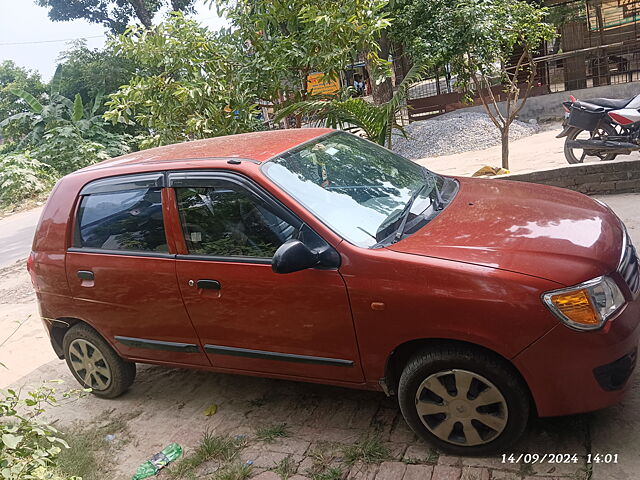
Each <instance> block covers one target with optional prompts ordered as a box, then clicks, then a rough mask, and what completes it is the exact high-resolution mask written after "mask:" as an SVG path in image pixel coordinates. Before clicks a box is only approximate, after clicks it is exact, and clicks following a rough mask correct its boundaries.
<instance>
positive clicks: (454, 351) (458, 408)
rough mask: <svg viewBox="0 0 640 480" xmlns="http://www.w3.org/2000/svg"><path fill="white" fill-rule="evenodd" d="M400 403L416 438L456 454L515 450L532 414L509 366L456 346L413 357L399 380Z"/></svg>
mask: <svg viewBox="0 0 640 480" xmlns="http://www.w3.org/2000/svg"><path fill="white" fill-rule="evenodd" d="M398 401H399V404H400V410H401V411H402V415H403V416H404V418H405V420H406V422H407V423H408V424H409V427H411V429H412V430H413V431H414V432H415V433H416V434H417V435H419V436H420V437H422V438H423V439H424V440H426V441H427V442H429V443H431V444H433V445H434V446H436V447H438V448H439V449H441V450H443V451H445V452H448V453H451V454H454V455H471V456H484V455H492V454H495V453H499V452H503V451H506V450H512V449H513V446H514V445H515V444H516V442H517V441H518V440H519V439H520V437H521V436H522V434H523V433H524V431H525V429H526V427H527V423H528V420H529V413H530V401H529V393H528V389H527V387H526V386H525V385H524V383H523V381H522V379H521V378H520V377H519V375H518V374H517V373H516V372H515V371H514V370H513V369H512V368H510V366H509V365H507V364H506V363H505V362H504V361H502V360H501V359H499V358H497V357H495V356H493V355H491V354H489V353H487V352H484V351H481V350H475V349H470V348H467V347H457V346H454V347H448V348H440V349H435V350H433V349H429V350H423V351H421V352H418V353H417V354H416V355H414V356H413V357H412V358H411V359H410V360H409V362H408V363H407V365H406V366H405V368H404V371H403V372H402V375H401V377H400V384H399V387H398Z"/></svg>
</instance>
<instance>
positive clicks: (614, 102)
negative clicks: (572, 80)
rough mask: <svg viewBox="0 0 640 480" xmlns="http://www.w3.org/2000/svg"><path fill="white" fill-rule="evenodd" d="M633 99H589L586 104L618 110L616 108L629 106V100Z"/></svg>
mask: <svg viewBox="0 0 640 480" xmlns="http://www.w3.org/2000/svg"><path fill="white" fill-rule="evenodd" d="M634 98H636V97H631V98H623V99H617V98H591V99H589V100H587V101H586V103H590V104H592V105H598V106H599V107H604V108H614V109H618V108H624V107H626V106H627V105H629V103H631V100H633V99H634Z"/></svg>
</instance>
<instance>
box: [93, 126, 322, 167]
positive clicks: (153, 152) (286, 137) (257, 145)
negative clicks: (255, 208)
mask: <svg viewBox="0 0 640 480" xmlns="http://www.w3.org/2000/svg"><path fill="white" fill-rule="evenodd" d="M332 131H333V130H331V129H330V128H295V129H288V130H270V131H266V132H253V133H241V134H238V135H227V136H223V137H214V138H208V139H206V140H195V141H192V142H183V143H176V144H173V145H166V146H164V147H156V148H150V149H148V150H141V151H139V152H134V153H129V154H127V155H123V156H121V157H115V158H112V159H109V160H105V161H104V162H100V163H97V164H95V165H91V166H89V167H86V168H83V169H82V171H87V170H94V169H97V168H100V169H103V168H105V167H107V168H108V167H121V166H129V165H135V164H148V163H157V162H177V161H181V160H199V159H203V160H204V159H208V158H210V159H216V158H218V159H219V158H242V159H248V160H253V161H255V162H264V161H265V160H268V159H270V158H271V157H274V156H276V155H278V154H280V153H283V152H285V151H287V150H290V149H292V148H294V147H296V146H298V145H300V144H302V143H304V142H307V141H309V140H312V139H314V138H317V137H319V136H322V135H325V134H327V133H330V132H332Z"/></svg>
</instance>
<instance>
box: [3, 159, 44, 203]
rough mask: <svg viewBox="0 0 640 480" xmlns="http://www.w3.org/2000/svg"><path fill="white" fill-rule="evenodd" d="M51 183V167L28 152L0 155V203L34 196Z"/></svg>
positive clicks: (42, 191)
mask: <svg viewBox="0 0 640 480" xmlns="http://www.w3.org/2000/svg"><path fill="white" fill-rule="evenodd" d="M52 184H53V176H52V172H51V168H50V167H49V166H48V165H47V164H45V163H42V162H40V161H38V160H36V159H35V158H33V157H32V156H31V154H30V153H29V152H24V153H10V154H6V155H0V205H10V204H15V203H19V202H21V201H23V200H26V199H29V198H36V197H38V196H39V195H41V194H43V193H45V192H46V191H48V190H49V188H50V187H51V185H52Z"/></svg>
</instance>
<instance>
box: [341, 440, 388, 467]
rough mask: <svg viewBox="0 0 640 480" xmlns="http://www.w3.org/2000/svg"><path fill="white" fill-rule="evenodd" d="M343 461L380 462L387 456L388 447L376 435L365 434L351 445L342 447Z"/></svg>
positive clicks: (349, 462) (351, 462) (350, 463)
mask: <svg viewBox="0 0 640 480" xmlns="http://www.w3.org/2000/svg"><path fill="white" fill-rule="evenodd" d="M343 454H344V459H345V461H346V462H347V463H348V464H349V465H352V464H354V463H355V462H362V463H380V462H382V461H384V460H386V459H387V458H389V455H390V452H389V449H388V448H387V447H386V446H385V445H384V444H383V443H382V441H381V440H380V437H379V436H378V435H367V436H365V437H364V438H362V439H361V440H359V441H358V442H357V443H354V444H353V445H346V446H345V447H343Z"/></svg>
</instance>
